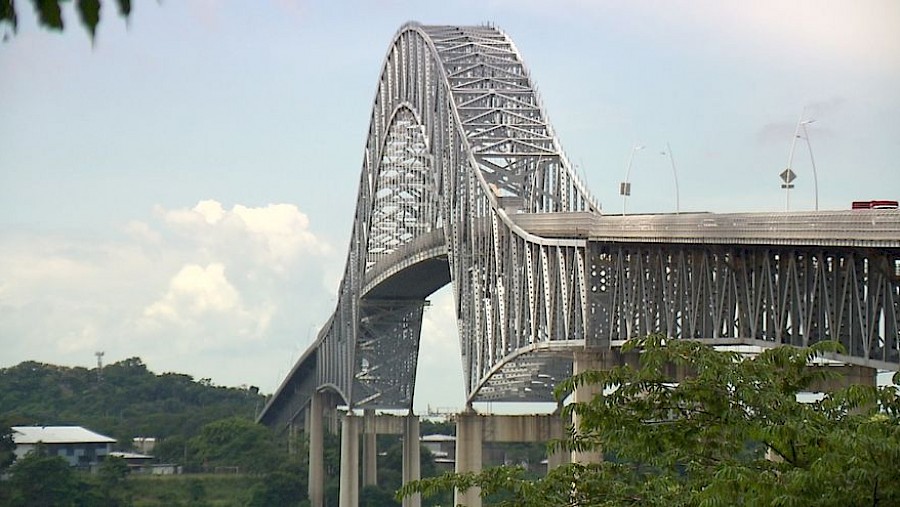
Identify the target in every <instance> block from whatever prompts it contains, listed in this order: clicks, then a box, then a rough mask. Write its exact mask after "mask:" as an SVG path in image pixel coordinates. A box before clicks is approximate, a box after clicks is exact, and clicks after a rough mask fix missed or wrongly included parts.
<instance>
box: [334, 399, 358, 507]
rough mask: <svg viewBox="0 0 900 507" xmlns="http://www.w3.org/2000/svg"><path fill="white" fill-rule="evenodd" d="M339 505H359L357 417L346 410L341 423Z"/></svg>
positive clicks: (341, 506)
mask: <svg viewBox="0 0 900 507" xmlns="http://www.w3.org/2000/svg"><path fill="white" fill-rule="evenodd" d="M340 487H341V493H340V497H339V498H340V499H339V501H338V505H339V506H340V507H358V506H359V417H357V416H355V415H353V412H347V413H346V414H345V415H344V420H343V422H342V424H341V479H340Z"/></svg>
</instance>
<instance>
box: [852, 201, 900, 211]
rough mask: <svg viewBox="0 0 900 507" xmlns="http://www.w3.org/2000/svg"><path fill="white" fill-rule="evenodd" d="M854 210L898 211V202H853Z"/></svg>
mask: <svg viewBox="0 0 900 507" xmlns="http://www.w3.org/2000/svg"><path fill="white" fill-rule="evenodd" d="M853 209H897V201H888V200H877V201H853Z"/></svg>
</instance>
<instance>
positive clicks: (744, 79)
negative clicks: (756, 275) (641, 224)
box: [0, 0, 900, 410]
mask: <svg viewBox="0 0 900 507" xmlns="http://www.w3.org/2000/svg"><path fill="white" fill-rule="evenodd" d="M18 5H19V9H20V19H21V26H20V29H19V33H18V34H17V35H15V36H14V37H12V38H11V39H10V40H9V41H7V42H5V43H2V44H0V76H2V77H0V351H2V352H0V367H5V366H11V365H14V364H18V363H19V362H21V361H23V360H38V361H44V362H53V363H58V364H66V365H81V366H92V365H93V364H94V361H95V358H94V352H95V351H97V350H103V351H105V352H106V356H105V360H106V361H108V362H109V361H117V360H121V359H125V358H128V357H133V356H140V357H141V358H143V359H144V361H145V362H146V363H147V364H148V366H149V367H150V368H151V369H152V370H154V371H157V372H163V371H178V372H184V373H189V374H192V375H194V376H195V377H197V378H207V377H208V378H211V379H212V380H213V381H214V382H216V383H219V384H224V385H239V384H251V385H257V386H260V387H261V388H262V390H263V391H264V392H272V391H273V390H274V389H275V387H276V386H277V384H278V383H279V382H280V381H281V379H282V378H283V377H284V375H285V374H286V373H287V371H288V369H289V368H290V367H291V365H292V363H293V361H294V360H295V359H296V358H297V357H298V356H299V354H300V353H301V352H302V350H303V349H304V348H305V347H306V344H307V342H308V341H309V339H310V338H311V337H312V336H313V335H314V334H315V331H316V330H317V328H318V326H320V325H321V324H322V323H323V322H324V321H325V320H326V319H327V317H328V315H329V313H330V311H331V309H332V307H333V305H334V291H335V288H336V286H337V283H338V278H339V276H340V273H341V271H342V269H343V260H344V256H345V252H346V244H347V241H348V240H349V232H350V221H351V219H352V214H353V206H354V203H355V199H356V192H357V188H356V183H357V180H358V177H359V170H360V165H361V161H362V155H363V147H364V142H365V137H366V133H367V130H368V122H369V118H370V114H371V105H372V99H373V97H374V93H375V86H376V83H377V80H378V75H379V72H380V68H381V64H382V59H383V58H384V55H385V52H386V50H387V47H388V45H389V43H390V40H391V37H392V36H393V35H394V33H395V32H396V30H397V29H398V28H399V27H400V26H401V25H402V24H403V23H404V22H406V21H409V20H417V21H420V22H423V23H429V24H480V23H485V22H490V23H492V24H494V25H496V26H499V27H500V28H502V29H503V30H505V31H506V32H507V33H508V34H509V35H510V36H511V37H512V38H513V40H514V41H515V43H516V45H517V47H518V48H519V50H520V51H521V53H522V54H523V57H524V59H525V62H526V64H527V65H528V67H529V69H530V71H531V74H532V78H533V79H534V81H535V83H536V84H537V86H538V88H539V90H540V93H541V96H542V98H543V102H544V105H545V107H546V109H547V115H548V117H549V119H550V121H551V122H552V124H553V126H554V128H555V130H556V132H557V134H558V136H559V138H560V141H561V143H562V146H563V147H564V148H565V150H566V152H567V154H568V156H569V158H570V160H571V161H572V162H573V163H575V164H577V165H578V170H579V171H580V172H581V173H582V174H583V175H584V177H585V179H586V180H587V182H588V186H589V187H590V189H591V190H592V191H593V192H594V194H595V195H596V197H597V198H598V200H599V201H601V203H602V204H603V206H604V209H605V210H606V211H607V212H610V213H617V212H621V206H622V203H621V200H620V198H619V196H618V195H617V189H618V182H619V181H620V180H622V178H623V176H624V173H625V168H626V163H627V160H628V157H629V154H630V152H631V150H632V146H634V145H636V144H640V145H645V146H646V148H645V149H644V150H642V151H638V152H637V153H636V155H635V158H634V164H633V167H632V173H631V182H632V193H633V195H632V197H631V198H630V199H629V202H628V210H629V212H670V211H673V210H674V207H675V193H674V182H673V176H672V169H671V166H670V164H669V161H668V159H667V158H665V157H664V156H662V155H661V154H660V151H662V150H663V149H664V148H665V145H666V143H667V142H668V143H669V144H670V145H671V147H672V152H673V154H674V159H675V162H676V166H677V171H678V179H679V187H680V201H681V208H682V210H691V211H699V210H707V211H719V212H728V211H781V210H784V208H785V195H784V191H783V190H781V189H780V188H779V184H780V181H779V179H778V173H780V172H781V171H782V170H783V169H784V168H785V166H786V163H787V158H788V151H789V148H790V142H791V136H792V134H793V131H794V127H795V125H796V122H797V120H798V117H799V116H800V115H801V113H802V112H803V114H804V115H805V118H807V119H815V120H816V122H815V123H813V124H810V125H809V140H810V144H811V146H812V149H813V152H814V155H815V162H816V168H817V172H818V186H819V202H820V208H821V209H844V208H848V207H849V204H850V202H851V201H852V200H854V199H872V198H893V199H897V198H898V197H900V165H898V162H897V161H898V160H900V92H898V90H900V37H897V33H900V3H897V2H895V1H892V0H887V1H860V2H840V1H803V2H798V1H760V2H719V1H692V2H686V1H685V2H677V1H676V2H671V1H670V2H663V1H634V2H625V1H604V2H601V1H596V2H592V1H585V0H582V1H578V0H563V1H559V2H539V1H532V0H525V1H521V0H519V1H513V0H492V1H447V2H441V3H440V5H438V4H437V3H430V2H427V3H426V2H414V1H374V2H348V1H336V2H325V1H317V2H315V1H290V0H279V1H266V2H241V1H237V0H232V1H225V0H221V1H216V0H193V1H184V2H162V3H157V2H140V3H137V2H136V5H135V7H134V12H133V15H132V17H131V19H130V20H128V21H127V22H126V21H124V20H122V19H120V18H118V17H117V16H115V15H114V11H115V8H114V5H113V3H112V2H109V1H107V2H104V9H105V10H104V16H103V19H102V21H101V24H100V27H99V29H98V34H97V38H96V40H95V41H94V42H93V44H92V43H91V41H90V39H89V38H88V36H87V35H86V34H85V33H84V31H83V30H81V29H80V27H77V21H76V19H75V16H74V13H73V12H71V11H67V12H66V13H65V14H66V15H67V16H66V20H67V21H68V23H69V25H70V27H69V29H68V30H66V31H65V33H63V34H56V33H50V32H46V31H44V30H41V29H39V28H37V27H35V26H34V18H33V15H32V13H31V8H30V5H29V4H28V3H27V2H23V1H19V2H18ZM804 111H805V112H804ZM793 169H794V171H795V172H796V173H797V174H798V180H797V181H796V185H797V186H796V189H795V190H794V192H793V193H792V196H791V208H792V209H795V210H799V209H803V210H809V209H812V207H813V202H814V194H813V181H812V167H811V165H810V160H809V154H808V151H807V146H806V144H805V143H801V144H798V146H797V150H796V153H795V157H794V164H793ZM451 306H452V303H451V302H450V301H449V296H448V291H446V290H444V291H443V292H441V293H439V294H438V295H437V296H436V297H435V301H434V305H433V306H432V307H431V308H430V309H429V310H428V313H427V320H426V323H425V329H424V334H423V342H422V354H421V363H422V365H421V366H422V369H425V368H427V369H428V371H429V372H431V374H430V375H429V378H428V379H426V378H424V376H423V378H421V379H420V381H419V384H418V388H417V389H418V396H417V402H416V406H417V407H418V408H419V409H420V410H421V408H422V407H424V406H425V405H426V404H430V405H432V406H458V405H460V404H461V403H462V381H461V376H460V372H459V370H460V366H459V363H458V362H452V361H446V357H452V356H453V355H458V346H457V345H456V344H455V343H454V342H455V340H456V336H455V334H453V333H452V330H453V328H454V327H455V326H454V323H453V319H452V315H451V313H450V308H451ZM448 385H451V386H458V387H457V388H453V389H448V388H447V386H448Z"/></svg>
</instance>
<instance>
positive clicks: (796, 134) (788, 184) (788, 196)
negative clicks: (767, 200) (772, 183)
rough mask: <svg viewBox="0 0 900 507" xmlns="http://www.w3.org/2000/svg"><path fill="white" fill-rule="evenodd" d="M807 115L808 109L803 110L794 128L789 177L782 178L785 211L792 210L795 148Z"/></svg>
mask: <svg viewBox="0 0 900 507" xmlns="http://www.w3.org/2000/svg"><path fill="white" fill-rule="evenodd" d="M805 113H806V108H803V111H802V112H801V113H800V118H798V119H797V127H795V128H794V137H793V138H792V139H791V151H790V152H789V153H788V163H787V169H786V170H785V171H786V172H785V173H783V174H786V175H787V177H786V178H785V177H782V179H783V180H784V184H783V185H781V188H783V189H784V190H785V192H784V194H785V204H784V210H785V211H790V210H791V189H792V188H794V185H792V184H791V181H790V180H793V177H792V174H791V173H792V172H793V171H792V170H791V165H792V164H793V163H794V148H795V147H796V146H797V138H798V137H800V126H801V124H802V123H803V115H804V114H805Z"/></svg>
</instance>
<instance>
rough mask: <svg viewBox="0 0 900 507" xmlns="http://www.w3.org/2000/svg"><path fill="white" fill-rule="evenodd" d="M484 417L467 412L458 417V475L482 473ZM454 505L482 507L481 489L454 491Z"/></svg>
mask: <svg viewBox="0 0 900 507" xmlns="http://www.w3.org/2000/svg"><path fill="white" fill-rule="evenodd" d="M483 420H484V416H481V415H479V414H476V413H475V412H474V411H467V412H464V413H462V414H459V415H457V416H456V473H458V474H461V473H466V472H480V471H481V457H482V441H483V438H482V437H483V431H484V430H483V425H482V421H483ZM453 505H465V506H466V507H481V488H469V489H467V490H465V491H460V490H454V492H453Z"/></svg>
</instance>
